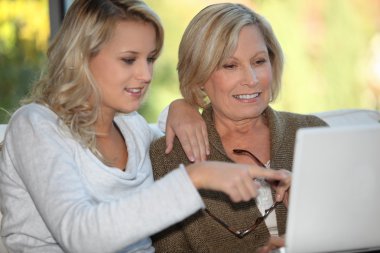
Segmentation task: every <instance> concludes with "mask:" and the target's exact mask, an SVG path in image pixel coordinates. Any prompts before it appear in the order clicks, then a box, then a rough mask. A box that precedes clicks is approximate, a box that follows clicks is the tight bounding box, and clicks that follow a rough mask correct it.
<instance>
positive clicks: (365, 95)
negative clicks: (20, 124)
mask: <svg viewBox="0 0 380 253" xmlns="http://www.w3.org/2000/svg"><path fill="white" fill-rule="evenodd" d="M146 2H147V4H148V5H150V6H151V7H152V8H153V9H154V10H155V11H156V12H157V13H158V15H159V16H160V17H161V19H162V23H163V25H164V27H165V45H164V50H163V53H162V55H161V57H160V58H159V59H158V61H157V64H156V67H155V75H154V79H153V82H152V87H151V89H150V93H149V96H148V99H147V101H146V102H145V104H144V105H143V107H142V108H141V109H140V112H141V113H142V114H143V115H144V116H145V117H146V119H147V120H148V121H149V122H155V121H156V120H157V116H158V114H159V112H160V111H161V110H162V109H163V108H164V107H165V106H166V105H168V104H169V103H170V101H172V100H173V99H175V98H178V97H180V94H179V91H178V80H177V73H176V63H177V51H178V44H179V41H180V38H181V36H182V33H183V31H184V30H185V28H186V26H187V24H188V23H189V21H190V20H191V18H192V17H193V16H194V15H195V14H196V13H198V12H199V11H200V10H201V9H202V8H204V7H205V6H207V5H209V4H211V3H215V2H218V1H212V0H178V1H172V0H146ZM233 2H240V3H243V4H246V5H248V6H250V7H252V8H253V9H255V10H257V11H258V12H259V13H261V14H262V15H264V16H265V17H266V18H267V19H268V20H269V21H270V22H271V24H272V26H273V28H274V31H275V33H276V34H277V36H278V38H279V40H280V43H281V44H282V46H283V49H284V52H285V72H284V78H283V89H282V93H281V95H280V97H279V99H278V100H277V101H276V103H275V104H274V105H273V106H274V107H275V108H276V109H279V110H287V111H293V112H300V113H309V112H318V111H324V110H333V109H341V108H369V109H374V108H375V106H376V98H377V97H379V96H380V94H376V90H375V89H371V87H372V86H373V85H374V84H373V82H371V80H372V81H373V80H375V79H374V78H373V77H372V76H371V75H372V74H371V73H370V72H368V71H367V70H368V69H370V68H371V66H370V65H369V64H370V58H371V54H370V48H369V46H370V42H371V39H373V38H374V37H375V35H376V34H379V33H380V0H367V1H362V0H319V1H315V0H241V1H233ZM36 13H37V14H38V15H36ZM48 14H49V12H48V1H47V0H0V108H3V109H5V110H7V111H10V112H11V111H12V110H13V109H15V108H16V107H17V106H18V101H19V99H20V98H21V97H22V96H24V95H25V94H26V93H27V91H28V89H29V87H30V85H31V84H32V83H33V81H34V80H35V79H36V78H37V77H38V75H39V73H40V70H41V69H42V68H43V65H44V61H45V52H46V49H47V43H48V38H49V16H48ZM372 54H373V53H372ZM378 64H380V63H378ZM371 85H372V86H371ZM375 85H379V86H380V84H379V83H377V84H375ZM379 90H380V89H379ZM8 118H9V117H8V115H7V114H6V113H4V111H0V123H4V122H6V121H7V120H8Z"/></svg>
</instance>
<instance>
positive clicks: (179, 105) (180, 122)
mask: <svg viewBox="0 0 380 253" xmlns="http://www.w3.org/2000/svg"><path fill="white" fill-rule="evenodd" d="M175 136H177V137H178V139H179V141H180V142H181V145H182V147H183V149H184V151H185V153H186V155H187V157H188V158H189V160H190V161H192V162H196V161H197V162H198V161H205V160H206V156H207V155H208V154H209V153H210V148H209V142H208V136H207V127H206V123H205V122H204V120H203V118H202V116H201V115H200V114H199V112H198V110H197V108H196V107H194V106H191V105H190V104H188V103H187V102H186V101H185V100H184V99H177V100H175V101H173V102H172V103H171V104H170V107H169V112H168V117H167V122H166V150H165V152H166V153H170V151H171V150H172V149H173V141H174V137H175Z"/></svg>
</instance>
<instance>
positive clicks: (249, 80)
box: [244, 66, 259, 86]
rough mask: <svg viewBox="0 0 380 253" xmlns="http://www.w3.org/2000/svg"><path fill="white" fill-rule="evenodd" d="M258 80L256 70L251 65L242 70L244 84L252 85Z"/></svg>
mask: <svg viewBox="0 0 380 253" xmlns="http://www.w3.org/2000/svg"><path fill="white" fill-rule="evenodd" d="M258 82H259V79H258V75H257V71H256V69H255V68H254V67H253V66H249V67H247V68H246V69H245V71H244V84H245V85H250V86H254V85H256V84H257V83H258Z"/></svg>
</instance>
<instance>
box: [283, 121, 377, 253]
mask: <svg viewBox="0 0 380 253" xmlns="http://www.w3.org/2000/svg"><path fill="white" fill-rule="evenodd" d="M379 231H380V125H379V126H377V125H376V126H355V127H334V128H326V127H325V128H312V129H301V130H299V131H298V132H297V137H296V146H295V155H294V164H293V181H292V187H291V193H290V203H289V213H288V220H287V233H286V239H285V241H286V252H288V253H289V252H291V253H297V252H302V253H307V252H339V251H356V250H357V251H359V250H366V249H371V248H373V249H376V248H380V232H379Z"/></svg>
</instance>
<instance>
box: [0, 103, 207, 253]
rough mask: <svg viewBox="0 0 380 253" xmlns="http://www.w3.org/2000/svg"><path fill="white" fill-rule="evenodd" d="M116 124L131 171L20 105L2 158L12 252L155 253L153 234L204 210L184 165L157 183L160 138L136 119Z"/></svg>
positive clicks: (34, 108) (5, 234)
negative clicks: (153, 154)
mask: <svg viewBox="0 0 380 253" xmlns="http://www.w3.org/2000/svg"><path fill="white" fill-rule="evenodd" d="M115 122H116V124H117V125H118V127H119V128H120V130H121V131H122V134H123V136H124V138H125V140H126V143H127V146H128V151H129V157H128V158H129V160H128V164H127V168H126V171H125V172H123V171H121V170H119V169H116V168H112V167H108V166H106V165H104V164H103V163H102V162H101V161H100V160H98V159H97V158H96V157H95V156H94V155H93V154H92V153H91V152H90V151H89V150H88V149H86V148H83V147H82V146H81V145H80V144H79V143H78V142H77V141H76V140H75V139H73V138H72V136H71V135H70V133H69V132H68V131H67V130H64V129H65V128H64V127H63V128H62V127H60V124H59V123H58V118H57V115H56V114H55V113H54V112H52V111H51V110H49V109H48V108H47V107H44V106H42V105H38V104H29V105H26V106H23V107H21V108H20V109H19V110H18V111H17V112H16V113H15V114H14V115H13V117H12V119H11V120H10V122H9V125H8V129H7V132H6V135H5V143H4V144H5V145H4V147H3V149H2V151H1V152H0V198H1V199H0V207H1V212H2V213H3V220H2V221H3V222H2V227H1V236H2V239H3V240H4V242H5V245H6V246H7V248H8V249H9V251H10V252H39V253H41V252H49V253H51V252H81V253H85V252H91V253H95V252H101V253H105V252H154V249H153V248H152V246H151V241H150V239H149V236H150V235H152V234H154V233H156V232H158V231H160V230H162V229H164V228H166V227H168V226H170V225H172V224H174V223H176V222H178V221H180V220H182V219H184V218H185V217H187V216H189V215H191V214H192V213H194V212H196V211H197V210H199V209H200V208H203V207H204V204H203V202H202V200H201V198H200V196H199V194H198V191H197V190H196V189H195V188H194V186H193V184H192V183H191V181H190V179H189V177H188V175H187V173H186V171H185V170H184V168H183V167H181V166H180V168H179V169H176V170H175V171H173V172H172V173H170V174H168V175H167V176H166V177H164V178H162V179H161V180H159V181H157V182H154V183H153V177H152V169H151V163H150V159H149V152H148V151H149V145H150V143H151V141H152V140H153V139H154V138H155V136H153V132H152V131H151V129H150V128H149V126H148V124H147V122H146V121H145V120H144V119H143V118H142V117H141V116H140V115H139V114H138V113H137V112H133V113H130V114H128V115H121V116H117V117H116V118H115Z"/></svg>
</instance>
